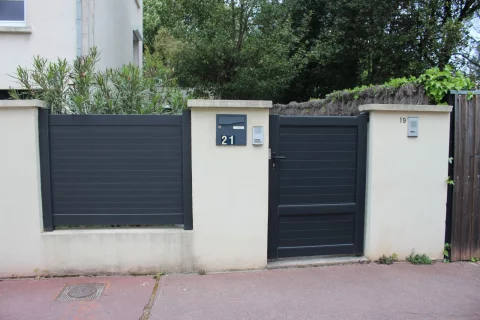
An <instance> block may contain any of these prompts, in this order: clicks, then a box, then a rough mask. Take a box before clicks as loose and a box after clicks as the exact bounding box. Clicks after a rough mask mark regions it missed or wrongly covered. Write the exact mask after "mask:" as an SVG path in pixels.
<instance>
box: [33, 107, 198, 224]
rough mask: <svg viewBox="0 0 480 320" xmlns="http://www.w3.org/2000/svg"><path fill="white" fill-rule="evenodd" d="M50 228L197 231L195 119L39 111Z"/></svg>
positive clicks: (46, 214)
mask: <svg viewBox="0 0 480 320" xmlns="http://www.w3.org/2000/svg"><path fill="white" fill-rule="evenodd" d="M39 129H40V158H41V161H40V163H41V175H42V200H43V213H44V217H43V218H44V228H45V230H46V231H49V230H53V229H54V228H55V227H56V226H78V225H160V224H162V225H163V224H184V227H185V229H192V198H191V197H192V195H191V192H192V191H191V148H190V140H191V138H190V113H189V111H186V112H185V113H184V114H183V115H178V116H174V115H84V116H83V115H50V114H49V112H48V110H40V115H39Z"/></svg>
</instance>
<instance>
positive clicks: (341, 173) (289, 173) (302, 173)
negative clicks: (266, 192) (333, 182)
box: [280, 169, 357, 179]
mask: <svg viewBox="0 0 480 320" xmlns="http://www.w3.org/2000/svg"><path fill="white" fill-rule="evenodd" d="M356 176H357V170H356V169H305V170H302V169H296V170H295V169H291V170H287V169H282V170H280V178H281V179H291V178H294V179H295V178H355V177H356Z"/></svg>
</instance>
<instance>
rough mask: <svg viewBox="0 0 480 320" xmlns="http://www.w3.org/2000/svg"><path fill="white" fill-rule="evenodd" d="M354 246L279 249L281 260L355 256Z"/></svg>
mask: <svg viewBox="0 0 480 320" xmlns="http://www.w3.org/2000/svg"><path fill="white" fill-rule="evenodd" d="M354 249H355V248H354V245H353V244H343V245H331V246H313V247H280V248H278V257H279V258H288V257H302V256H318V255H328V254H354V253H355V252H354Z"/></svg>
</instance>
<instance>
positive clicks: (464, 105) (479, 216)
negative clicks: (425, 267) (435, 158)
mask: <svg viewBox="0 0 480 320" xmlns="http://www.w3.org/2000/svg"><path fill="white" fill-rule="evenodd" d="M468 95H469V93H467V92H457V93H455V94H454V96H453V98H454V101H453V102H454V106H455V109H454V146H453V177H454V179H453V180H454V186H453V196H452V198H453V199H452V200H453V201H452V212H451V232H452V233H451V259H452V261H457V260H470V259H471V258H479V257H480V94H475V95H473V97H470V99H469V97H468ZM470 95H471V93H470ZM448 222H449V219H448V217H447V228H448ZM447 241H448V240H447Z"/></svg>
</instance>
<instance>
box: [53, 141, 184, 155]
mask: <svg viewBox="0 0 480 320" xmlns="http://www.w3.org/2000/svg"><path fill="white" fill-rule="evenodd" d="M138 141H139V142H140V141H143V139H139V140H138ZM115 142H117V143H112V142H111V141H109V142H103V143H98V142H97V141H92V142H88V143H76V144H73V143H70V142H59V143H56V144H55V147H56V150H61V151H65V150H75V151H77V150H78V151H83V150H85V151H89V150H105V151H107V150H112V151H130V152H132V153H135V152H137V151H143V150H157V151H159V152H169V151H172V152H176V151H180V150H181V149H182V146H181V144H180V143H171V142H170V143H164V144H162V143H160V142H157V143H154V142H153V141H152V143H121V141H115Z"/></svg>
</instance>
